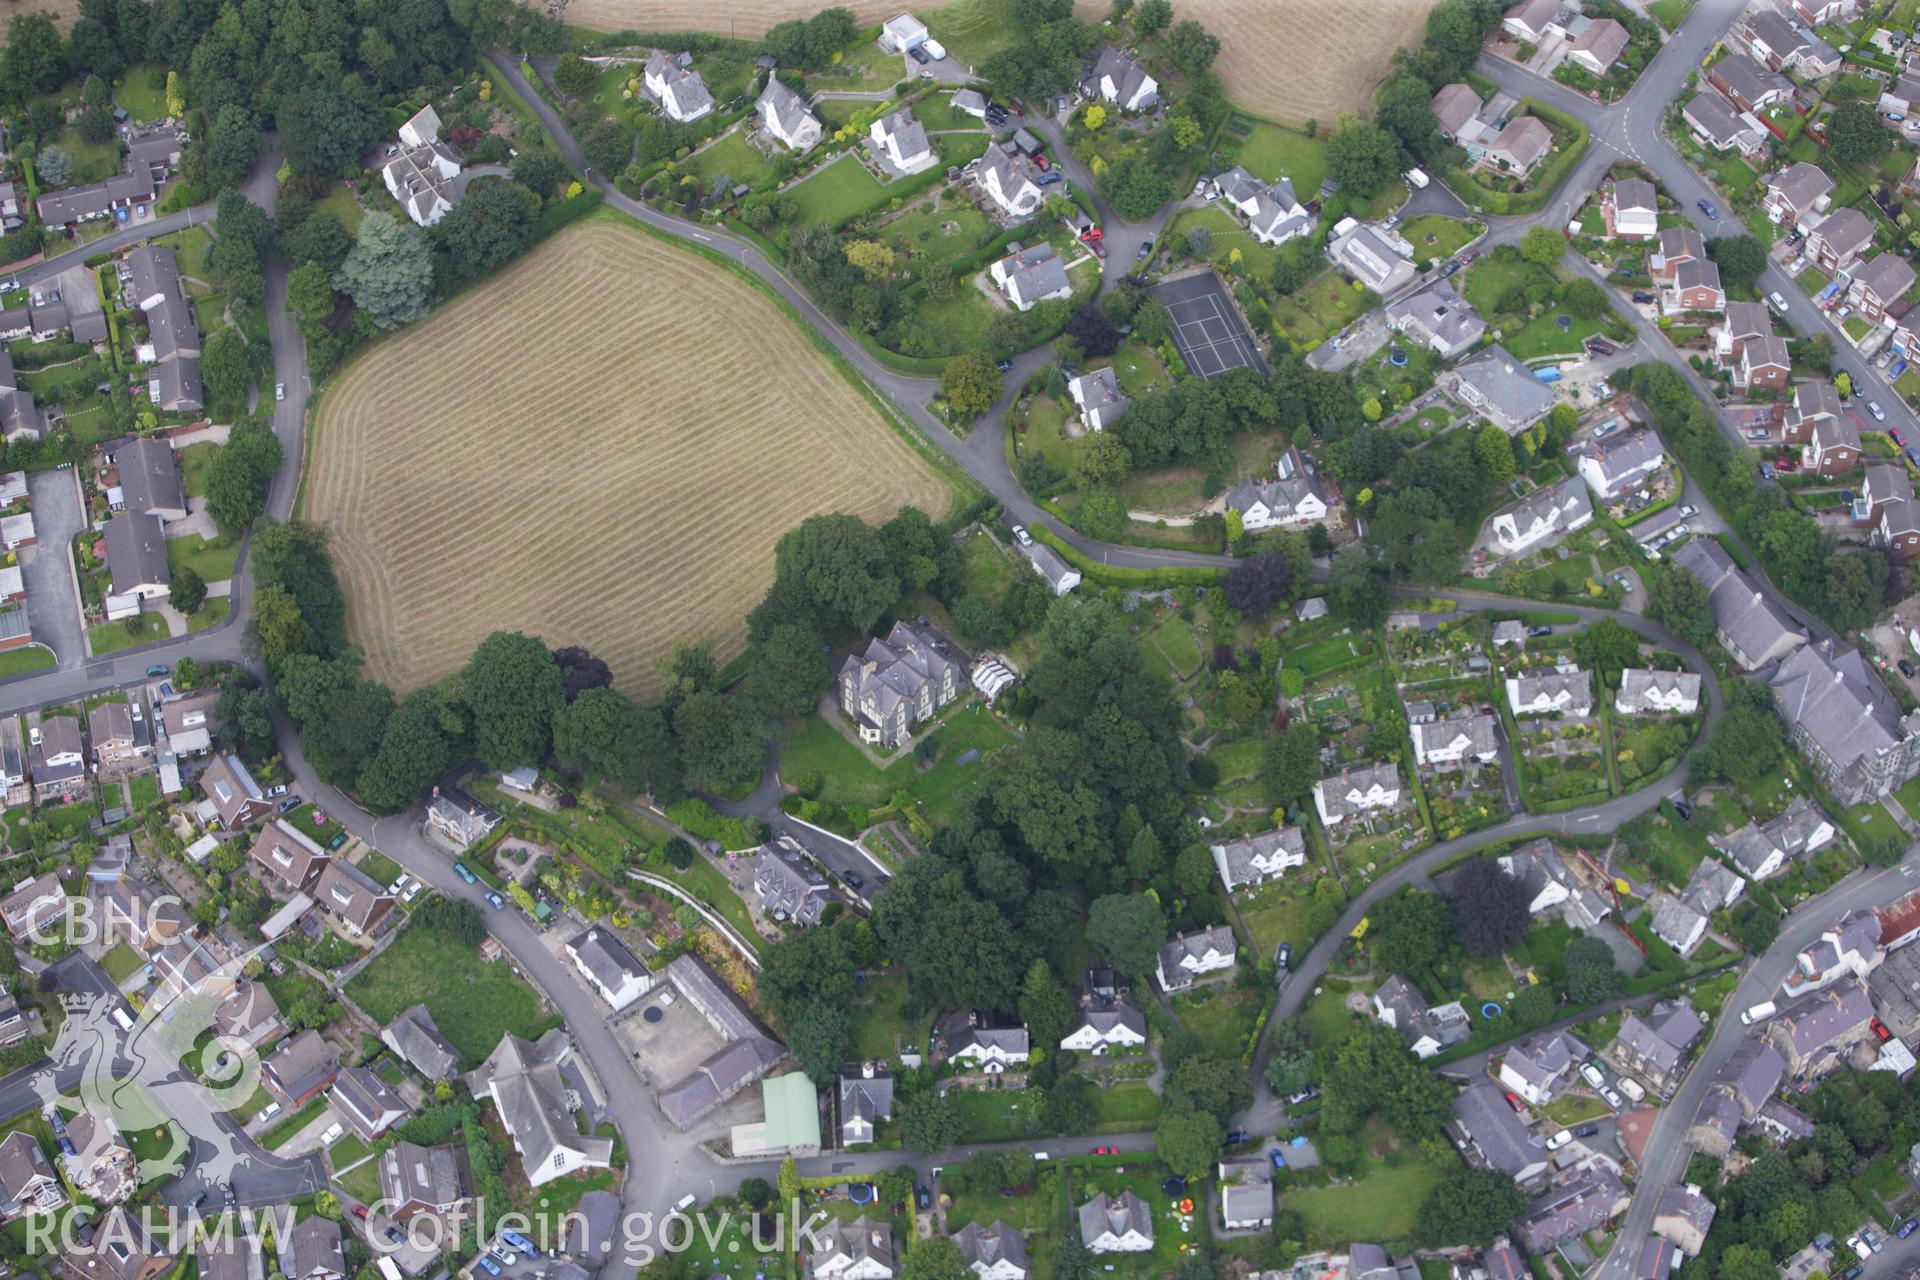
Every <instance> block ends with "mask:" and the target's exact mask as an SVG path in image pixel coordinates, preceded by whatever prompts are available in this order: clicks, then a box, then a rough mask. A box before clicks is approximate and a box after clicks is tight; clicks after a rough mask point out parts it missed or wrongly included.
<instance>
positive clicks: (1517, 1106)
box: [1507, 1089, 1527, 1111]
mask: <svg viewBox="0 0 1920 1280" xmlns="http://www.w3.org/2000/svg"><path fill="white" fill-rule="evenodd" d="M1507 1105H1508V1106H1510V1107H1512V1108H1513V1109H1514V1110H1515V1111H1525V1110H1526V1109H1527V1104H1526V1103H1524V1102H1522V1101H1520V1095H1519V1094H1517V1093H1515V1092H1514V1091H1513V1090H1511V1089H1509V1090H1507Z"/></svg>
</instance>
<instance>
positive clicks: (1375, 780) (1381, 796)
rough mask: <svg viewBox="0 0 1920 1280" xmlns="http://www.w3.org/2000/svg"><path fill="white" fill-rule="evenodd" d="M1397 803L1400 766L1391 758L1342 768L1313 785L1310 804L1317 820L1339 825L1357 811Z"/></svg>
mask: <svg viewBox="0 0 1920 1280" xmlns="http://www.w3.org/2000/svg"><path fill="white" fill-rule="evenodd" d="M1399 803H1400V768H1399V766H1398V765H1396V764H1394V763H1393V762H1392V761H1390V760H1389V761H1382V762H1380V763H1378V764H1370V765H1362V766H1361V767H1359V768H1358V769H1342V770H1341V771H1340V773H1339V775H1338V776H1336V777H1329V778H1322V779H1320V780H1319V781H1318V782H1316V783H1314V784H1313V806H1314V808H1315V809H1317V810H1319V813H1320V821H1321V822H1323V823H1325V824H1326V825H1327V826H1329V827H1333V826H1338V825H1339V824H1340V823H1342V822H1345V821H1346V820H1347V819H1348V818H1351V817H1354V816H1355V815H1357V814H1363V813H1368V812H1371V811H1373V810H1376V809H1391V808H1393V807H1394V806H1395V805H1397V804H1399Z"/></svg>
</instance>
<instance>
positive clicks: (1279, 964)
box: [1273, 942, 1293, 973]
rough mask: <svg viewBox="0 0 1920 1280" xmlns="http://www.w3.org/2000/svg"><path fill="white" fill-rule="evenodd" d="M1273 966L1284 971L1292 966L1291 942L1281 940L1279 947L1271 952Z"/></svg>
mask: <svg viewBox="0 0 1920 1280" xmlns="http://www.w3.org/2000/svg"><path fill="white" fill-rule="evenodd" d="M1273 967H1274V968H1276V969H1278V970H1279V971H1280V972H1282V973H1285V972H1286V971H1287V970H1289V969H1291V968H1292V967H1293V944H1292V943H1291V942H1283V943H1281V944H1280V949H1279V950H1278V951H1276V952H1274V953H1273Z"/></svg>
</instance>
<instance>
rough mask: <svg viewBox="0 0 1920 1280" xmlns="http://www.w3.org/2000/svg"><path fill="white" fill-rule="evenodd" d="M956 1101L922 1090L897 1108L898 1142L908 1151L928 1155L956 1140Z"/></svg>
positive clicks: (958, 1105)
mask: <svg viewBox="0 0 1920 1280" xmlns="http://www.w3.org/2000/svg"><path fill="white" fill-rule="evenodd" d="M960 1129H961V1115H960V1103H959V1100H958V1099H956V1098H954V1097H953V1096H952V1095H951V1094H946V1093H941V1092H940V1091H939V1090H937V1089H922V1090H921V1091H920V1092H919V1093H916V1094H915V1095H913V1097H911V1098H909V1099H908V1100H907V1102H906V1104H905V1105H904V1106H902V1107H901V1108H900V1140H901V1141H902V1142H904V1143H905V1144H906V1145H907V1149H908V1150H909V1151H917V1152H919V1153H920V1154H921V1155H932V1154H934V1153H935V1152H937V1151H945V1150H946V1149H947V1148H948V1147H950V1146H952V1145H953V1144H954V1143H956V1142H958V1141H959V1140H960Z"/></svg>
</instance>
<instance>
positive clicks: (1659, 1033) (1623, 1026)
mask: <svg viewBox="0 0 1920 1280" xmlns="http://www.w3.org/2000/svg"><path fill="white" fill-rule="evenodd" d="M1700 1030H1701V1023H1700V1015H1699V1014H1697V1013H1695V1012H1694V1010H1693V1006H1692V1005H1690V1004H1688V1003H1687V1002H1686V1001H1685V1000H1668V1001H1664V1002H1662V1003H1660V1004H1656V1005H1654V1006H1653V1008H1651V1009H1649V1010H1648V1011H1647V1016H1646V1017H1644V1018H1642V1017H1641V1016H1640V1015H1639V1014H1638V1013H1635V1012H1633V1011H1632V1010H1629V1011H1628V1012H1627V1015H1626V1016H1625V1017H1624V1018H1622V1019H1621V1020H1620V1031H1619V1035H1618V1037H1617V1038H1618V1040H1619V1041H1620V1043H1622V1044H1624V1045H1626V1046H1627V1047H1628V1048H1630V1049H1632V1050H1633V1052H1634V1053H1635V1054H1637V1055H1638V1056H1639V1057H1641V1058H1644V1059H1646V1060H1647V1061H1649V1062H1651V1063H1653V1064H1654V1065H1655V1066H1656V1067H1658V1068H1659V1069H1660V1070H1661V1071H1662V1072H1663V1073H1669V1074H1670V1073H1671V1072H1672V1071H1673V1070H1674V1069H1675V1068H1677V1067H1678V1066H1679V1065H1680V1064H1681V1062H1683V1061H1685V1059H1686V1055H1687V1050H1688V1049H1690V1048H1692V1047H1693V1044H1694V1042H1695V1041H1696V1040H1698V1039H1699V1038H1700Z"/></svg>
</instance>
